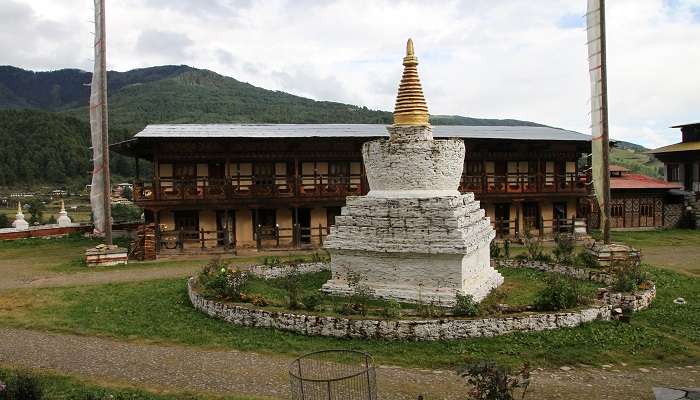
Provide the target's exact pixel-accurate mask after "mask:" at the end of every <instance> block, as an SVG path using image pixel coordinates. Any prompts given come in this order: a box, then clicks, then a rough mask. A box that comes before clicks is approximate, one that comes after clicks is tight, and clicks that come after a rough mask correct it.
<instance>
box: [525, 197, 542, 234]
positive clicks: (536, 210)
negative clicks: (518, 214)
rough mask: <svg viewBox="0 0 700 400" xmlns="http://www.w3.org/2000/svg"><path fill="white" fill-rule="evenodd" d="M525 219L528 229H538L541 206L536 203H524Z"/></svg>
mask: <svg viewBox="0 0 700 400" xmlns="http://www.w3.org/2000/svg"><path fill="white" fill-rule="evenodd" d="M523 217H524V218H525V227H526V229H527V230H528V231H529V230H532V229H538V228H539V226H540V205H539V204H537V203H535V202H525V203H523Z"/></svg>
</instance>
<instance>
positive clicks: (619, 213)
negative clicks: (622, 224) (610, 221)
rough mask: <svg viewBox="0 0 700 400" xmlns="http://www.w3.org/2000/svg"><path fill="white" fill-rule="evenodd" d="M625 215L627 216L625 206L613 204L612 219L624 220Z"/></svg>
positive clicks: (611, 209)
mask: <svg viewBox="0 0 700 400" xmlns="http://www.w3.org/2000/svg"><path fill="white" fill-rule="evenodd" d="M624 215H625V206H624V204H611V205H610V217H612V218H622V217H623V216H624Z"/></svg>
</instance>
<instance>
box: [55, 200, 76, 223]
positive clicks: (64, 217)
mask: <svg viewBox="0 0 700 400" xmlns="http://www.w3.org/2000/svg"><path fill="white" fill-rule="evenodd" d="M57 222H58V226H61V227H64V226H71V225H73V221H71V220H70V218H69V217H68V213H67V212H66V206H65V204H63V200H61V211H59V213H58V221H57Z"/></svg>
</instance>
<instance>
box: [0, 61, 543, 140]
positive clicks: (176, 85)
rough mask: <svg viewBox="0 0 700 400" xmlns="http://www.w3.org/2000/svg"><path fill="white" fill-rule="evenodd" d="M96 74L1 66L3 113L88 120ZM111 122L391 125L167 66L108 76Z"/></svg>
mask: <svg viewBox="0 0 700 400" xmlns="http://www.w3.org/2000/svg"><path fill="white" fill-rule="evenodd" d="M91 76H92V75H91V73H89V72H85V71H80V70H77V69H63V70H58V71H50V72H33V71H25V70H22V69H19V68H15V67H11V66H0V109H2V108H34V109H40V110H45V111H59V112H65V113H67V114H69V115H72V116H74V117H77V118H80V119H84V120H87V118H88V114H87V104H88V99H89V95H90V93H89V92H90V89H89V87H88V86H86V84H87V83H89V82H90V79H91ZM108 88H109V97H110V98H109V101H110V103H109V109H110V123H111V124H112V125H113V126H119V127H125V128H128V129H129V130H131V131H137V130H140V129H142V128H143V127H144V126H145V125H147V124H149V123H214V122H221V123H225V122H238V123H378V124H388V123H391V120H392V116H391V113H390V112H387V111H381V110H370V109H368V108H367V107H358V106H354V105H350V104H343V103H337V102H330V101H315V100H311V99H307V98H304V97H300V96H295V95H292V94H289V93H284V92H280V91H273V90H266V89H262V88H259V87H256V86H253V85H251V84H248V83H245V82H240V81H238V80H236V79H233V78H230V77H226V76H223V75H219V74H217V73H215V72H212V71H208V70H202V69H196V68H192V67H189V66H186V65H179V66H178V65H165V66H158V67H150V68H142V69H135V70H131V71H127V72H116V71H109V73H108ZM431 121H432V123H433V124H436V125H441V124H448V125H513V126H537V125H539V124H536V123H533V122H529V121H518V120H511V119H505V120H498V119H486V118H469V117H462V116H445V115H436V116H433V117H432V118H431Z"/></svg>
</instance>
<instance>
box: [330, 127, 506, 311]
mask: <svg viewBox="0 0 700 400" xmlns="http://www.w3.org/2000/svg"><path fill="white" fill-rule="evenodd" d="M387 129H388V130H389V133H390V139H389V140H386V139H380V140H374V141H371V142H367V143H365V144H364V146H363V149H362V150H363V151H362V154H363V158H364V163H365V169H366V171H367V180H368V183H369V187H370V191H369V193H368V194H367V196H355V197H348V198H347V203H346V206H345V207H343V210H342V215H340V216H338V217H336V223H335V225H334V226H332V227H331V232H330V235H329V237H328V239H327V241H326V242H325V247H326V249H328V251H329V253H330V254H331V270H332V272H333V277H332V279H331V280H330V281H328V282H327V283H326V284H325V285H324V286H323V290H324V291H326V292H329V293H335V294H348V293H351V292H352V288H351V287H349V285H348V282H347V274H348V272H350V271H352V272H355V273H360V274H361V275H362V276H364V277H365V278H366V281H365V282H363V283H365V284H367V285H369V286H370V287H371V288H372V289H373V290H374V292H375V295H376V296H377V297H383V298H394V299H397V300H402V301H419V300H420V301H425V302H438V303H440V304H443V305H446V306H448V305H451V304H453V303H454V300H455V294H456V293H462V294H470V295H472V296H473V297H474V298H475V299H476V300H477V301H479V300H481V299H483V298H484V297H485V296H486V295H487V294H488V293H489V292H490V291H491V289H493V288H495V287H497V286H498V285H500V284H501V283H502V282H503V277H502V276H501V275H500V274H499V273H498V272H497V271H496V270H495V269H493V268H492V267H491V264H490V254H489V243H490V242H491V240H493V238H494V236H495V232H494V231H493V229H492V228H491V225H490V222H489V219H488V218H486V217H485V213H484V210H482V209H481V208H480V206H479V202H478V201H476V200H474V195H473V194H472V193H467V194H460V192H459V190H458V186H459V181H460V177H461V174H462V167H463V163H464V142H462V141H461V140H453V139H447V140H433V135H432V130H431V128H430V126H391V127H388V128H387Z"/></svg>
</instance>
